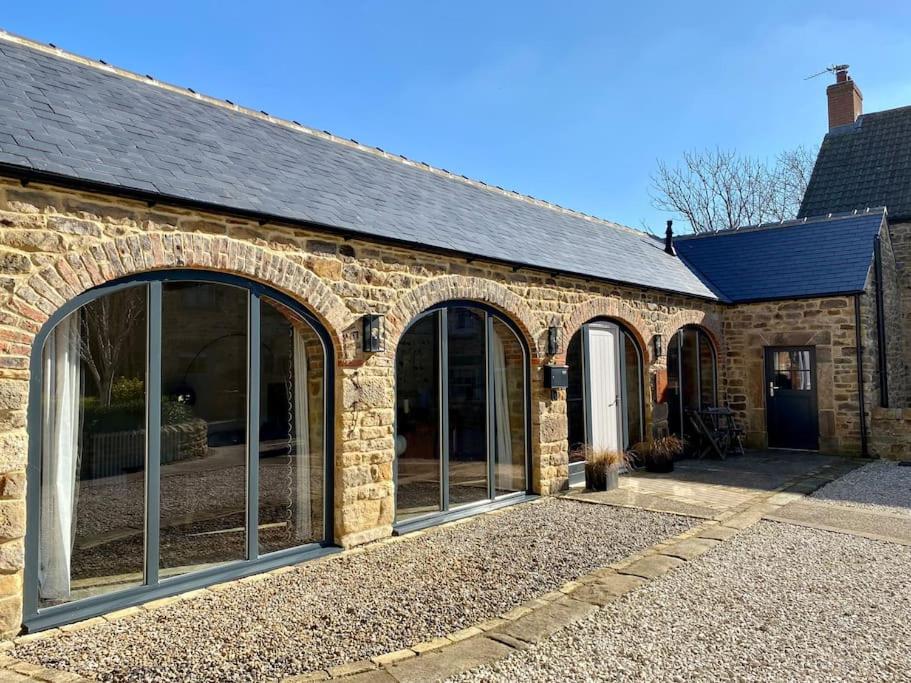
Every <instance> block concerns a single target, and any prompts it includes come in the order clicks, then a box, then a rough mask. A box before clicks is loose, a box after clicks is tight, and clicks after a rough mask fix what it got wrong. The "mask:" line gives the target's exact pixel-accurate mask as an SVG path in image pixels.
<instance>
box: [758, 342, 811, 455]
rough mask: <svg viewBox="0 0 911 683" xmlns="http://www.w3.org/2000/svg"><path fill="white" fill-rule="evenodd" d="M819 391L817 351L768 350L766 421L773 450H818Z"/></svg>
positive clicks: (798, 349) (782, 348)
mask: <svg viewBox="0 0 911 683" xmlns="http://www.w3.org/2000/svg"><path fill="white" fill-rule="evenodd" d="M816 392H817V389H816V349H815V348H813V347H812V346H787V347H782V346H775V347H768V348H766V350H765V396H766V420H767V423H768V432H769V446H770V447H771V448H795V449H803V450H817V449H818V448H819V410H818V407H817V397H816Z"/></svg>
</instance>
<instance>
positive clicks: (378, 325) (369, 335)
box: [361, 314, 386, 353]
mask: <svg viewBox="0 0 911 683" xmlns="http://www.w3.org/2000/svg"><path fill="white" fill-rule="evenodd" d="M361 322H362V323H363V325H364V337H363V339H364V351H365V352H366V353H378V352H380V351H385V350H386V335H385V330H384V329H383V316H381V315H376V314H367V315H365V316H364V317H362V318H361Z"/></svg>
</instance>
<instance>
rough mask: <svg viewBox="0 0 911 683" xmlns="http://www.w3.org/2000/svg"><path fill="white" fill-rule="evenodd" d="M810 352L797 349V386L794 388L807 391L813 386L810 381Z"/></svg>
mask: <svg viewBox="0 0 911 683" xmlns="http://www.w3.org/2000/svg"><path fill="white" fill-rule="evenodd" d="M810 369H811V368H810V352H809V351H798V352H797V370H798V373H797V383H796V384H797V386H796V387H794V388H795V389H801V390H803V391H809V390H810V389H812V388H813V387H812V386H810V385H811V381H810Z"/></svg>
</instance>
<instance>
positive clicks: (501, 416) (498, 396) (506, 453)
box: [491, 329, 518, 490]
mask: <svg viewBox="0 0 911 683" xmlns="http://www.w3.org/2000/svg"><path fill="white" fill-rule="evenodd" d="M491 351H492V352H493V387H492V391H493V405H494V421H495V430H494V431H495V434H496V440H495V447H496V457H495V462H496V465H497V473H498V475H497V478H498V479H500V481H501V482H503V484H505V483H506V482H509V483H508V487H509V488H510V490H515V488H516V486H517V485H518V484H517V481H518V477H517V475H516V468H515V467H513V462H512V430H511V429H510V425H509V387H508V386H507V379H506V347H505V346H504V345H503V340H502V339H500V335H499V333H498V332H497V331H496V330H495V329H494V330H493V337H492V341H491ZM507 473H508V474H507ZM499 485H501V484H498V486H499Z"/></svg>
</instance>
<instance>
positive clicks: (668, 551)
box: [661, 538, 720, 560]
mask: <svg viewBox="0 0 911 683" xmlns="http://www.w3.org/2000/svg"><path fill="white" fill-rule="evenodd" d="M719 543H720V541H716V540H712V539H707V538H689V539H687V540H685V541H680V542H679V543H675V544H673V545H672V546H669V547H667V548H665V549H664V550H662V551H661V553H662V554H663V555H670V556H671V557H677V558H679V559H681V560H693V559H695V558H697V557H699V556H700V555H702V554H703V553H707V552H708V551H709V550H711V549H712V548H714V547H715V546H716V545H718V544H719Z"/></svg>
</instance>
